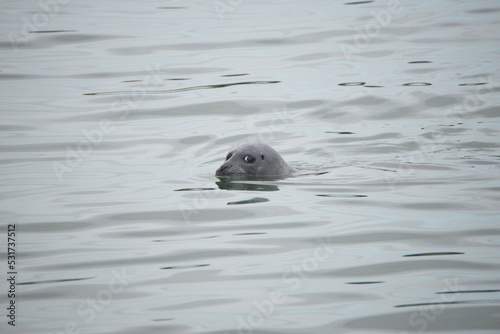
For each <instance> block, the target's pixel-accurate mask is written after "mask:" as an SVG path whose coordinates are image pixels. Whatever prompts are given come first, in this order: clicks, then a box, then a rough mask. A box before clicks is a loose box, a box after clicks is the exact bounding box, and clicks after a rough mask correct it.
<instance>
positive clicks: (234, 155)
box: [215, 143, 296, 180]
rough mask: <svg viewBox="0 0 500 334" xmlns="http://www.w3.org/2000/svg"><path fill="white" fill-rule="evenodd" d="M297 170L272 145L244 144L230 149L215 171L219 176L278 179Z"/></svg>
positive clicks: (291, 174) (288, 175)
mask: <svg viewBox="0 0 500 334" xmlns="http://www.w3.org/2000/svg"><path fill="white" fill-rule="evenodd" d="M295 172H296V170H295V169H294V168H292V167H290V166H289V165H288V164H287V163H286V162H285V160H283V158H282V157H281V156H280V155H279V153H278V152H276V151H275V150H274V149H273V148H272V147H271V146H269V145H266V144H260V143H258V144H244V145H241V146H239V147H237V148H236V149H234V150H232V151H230V152H229V153H228V154H227V156H226V160H225V161H224V163H223V164H222V166H220V167H219V168H218V169H217V170H216V171H215V176H217V177H227V178H231V179H256V180H278V179H285V178H287V177H290V176H293V174H294V173H295Z"/></svg>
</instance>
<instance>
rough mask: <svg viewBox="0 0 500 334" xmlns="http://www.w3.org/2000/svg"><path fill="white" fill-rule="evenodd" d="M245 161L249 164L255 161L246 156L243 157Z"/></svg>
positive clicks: (251, 157)
mask: <svg viewBox="0 0 500 334" xmlns="http://www.w3.org/2000/svg"><path fill="white" fill-rule="evenodd" d="M245 161H246V162H248V163H249V164H251V163H253V162H254V161H255V158H254V157H253V156H251V155H247V156H245Z"/></svg>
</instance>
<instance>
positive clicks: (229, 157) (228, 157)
mask: <svg viewBox="0 0 500 334" xmlns="http://www.w3.org/2000/svg"><path fill="white" fill-rule="evenodd" d="M232 156H233V153H231V152H229V153H228V154H227V155H226V161H227V160H229V159H231V157H232Z"/></svg>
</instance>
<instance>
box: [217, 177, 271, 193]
mask: <svg viewBox="0 0 500 334" xmlns="http://www.w3.org/2000/svg"><path fill="white" fill-rule="evenodd" d="M215 184H217V186H218V187H219V189H224V190H253V191H278V190H280V189H279V188H278V186H276V185H274V184H263V183H251V181H245V182H242V181H232V180H229V179H226V178H221V179H220V181H217V182H215Z"/></svg>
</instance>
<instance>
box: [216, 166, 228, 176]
mask: <svg viewBox="0 0 500 334" xmlns="http://www.w3.org/2000/svg"><path fill="white" fill-rule="evenodd" d="M228 169H229V166H228V165H227V164H222V166H220V167H219V168H218V169H217V170H216V171H215V175H216V176H224V175H227V170H228Z"/></svg>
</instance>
